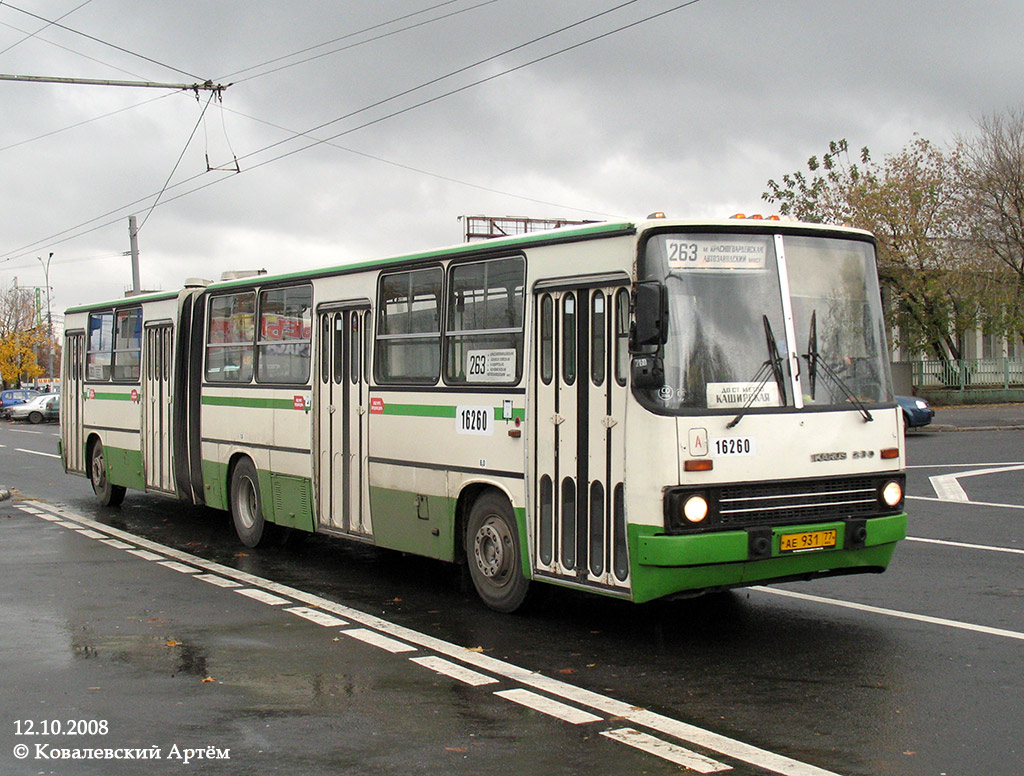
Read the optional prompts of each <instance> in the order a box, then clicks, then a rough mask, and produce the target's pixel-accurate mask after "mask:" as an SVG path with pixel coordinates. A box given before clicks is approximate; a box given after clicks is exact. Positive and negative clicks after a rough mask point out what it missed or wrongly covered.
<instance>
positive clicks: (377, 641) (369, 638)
mask: <svg viewBox="0 0 1024 776" xmlns="http://www.w3.org/2000/svg"><path fill="white" fill-rule="evenodd" d="M342 633H344V634H345V635H346V636H351V637H352V638H354V639H358V640H359V641H362V642H363V643H364V644H370V645H372V646H374V647H380V648H381V649H386V650H387V651H388V652H391V653H392V654H398V653H400V652H415V651H416V647H413V646H410V645H409V644H406V643H405V642H404V641H399V640H398V639H392V638H389V637H387V636H383V635H381V634H380V633H377V632H376V631H372V630H367V629H366V628H352V629H350V630H344V631H342Z"/></svg>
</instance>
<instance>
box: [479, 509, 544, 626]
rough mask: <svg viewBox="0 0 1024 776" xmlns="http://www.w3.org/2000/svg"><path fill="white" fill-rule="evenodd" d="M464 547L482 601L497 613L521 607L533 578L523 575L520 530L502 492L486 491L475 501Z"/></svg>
mask: <svg viewBox="0 0 1024 776" xmlns="http://www.w3.org/2000/svg"><path fill="white" fill-rule="evenodd" d="M465 548H466V559H467V562H468V564H469V576H470V578H471V579H472V580H473V587H475V588H476V592H477V594H478V595H479V596H480V598H481V600H483V602H484V603H485V604H487V606H489V607H490V608H491V609H494V610H495V611H498V612H506V613H507V612H514V611H515V610H516V609H518V608H519V607H520V606H522V605H523V603H524V602H525V601H526V595H527V593H528V592H529V590H530V580H528V579H527V578H526V577H524V576H523V568H522V553H521V549H520V544H519V530H518V527H517V525H516V520H515V516H514V515H513V513H512V506H511V505H510V504H509V503H508V500H507V499H506V498H505V497H504V496H503V495H500V494H498V493H494V492H489V493H485V494H483V495H482V496H480V497H479V498H478V499H477V500H476V502H475V503H474V504H473V508H472V509H471V510H470V513H469V520H468V522H467V524H466V541H465Z"/></svg>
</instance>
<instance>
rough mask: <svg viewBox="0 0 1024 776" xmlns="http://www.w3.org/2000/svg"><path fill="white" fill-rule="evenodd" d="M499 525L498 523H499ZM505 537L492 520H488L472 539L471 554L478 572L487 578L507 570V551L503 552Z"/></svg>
mask: <svg viewBox="0 0 1024 776" xmlns="http://www.w3.org/2000/svg"><path fill="white" fill-rule="evenodd" d="M499 525H500V524H499ZM505 540H506V537H505V536H504V535H503V532H501V531H499V530H498V526H496V525H495V524H494V522H492V521H490V520H488V521H487V522H485V523H484V524H483V525H482V526H480V530H478V531H477V532H476V536H475V537H474V540H473V554H474V555H475V556H476V565H477V568H478V569H480V573H481V574H483V575H484V576H485V577H487V578H489V579H495V578H498V577H501V576H504V575H505V573H506V572H507V570H508V562H509V561H508V553H506V552H505V544H506V542H505Z"/></svg>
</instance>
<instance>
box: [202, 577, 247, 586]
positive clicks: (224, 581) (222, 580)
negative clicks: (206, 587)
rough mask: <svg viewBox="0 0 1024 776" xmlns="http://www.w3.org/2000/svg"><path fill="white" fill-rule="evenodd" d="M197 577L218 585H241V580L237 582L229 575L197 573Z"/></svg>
mask: <svg viewBox="0 0 1024 776" xmlns="http://www.w3.org/2000/svg"><path fill="white" fill-rule="evenodd" d="M196 579H201V580H203V582H209V583H210V584H211V585H216V586H217V587H241V586H242V583H241V582H235V580H233V579H228V578H227V577H219V576H217V575H216V574H196Z"/></svg>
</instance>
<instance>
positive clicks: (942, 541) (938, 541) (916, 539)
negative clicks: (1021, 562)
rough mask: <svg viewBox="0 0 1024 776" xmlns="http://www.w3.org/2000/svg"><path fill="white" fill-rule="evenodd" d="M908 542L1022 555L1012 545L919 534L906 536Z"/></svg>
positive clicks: (1023, 553) (1021, 552)
mask: <svg viewBox="0 0 1024 776" xmlns="http://www.w3.org/2000/svg"><path fill="white" fill-rule="evenodd" d="M907 541H908V542H926V543H928V544H942V545H944V546H946V547H962V548H964V549H967V550H988V551H989V552H1009V553H1013V554H1014V555H1024V550H1018V549H1016V548H1014V547H991V546H989V545H987V544H968V543H967V542H950V541H946V540H945V539H924V538H921V537H919V536H908V537H907Z"/></svg>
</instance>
